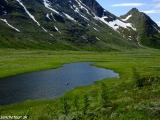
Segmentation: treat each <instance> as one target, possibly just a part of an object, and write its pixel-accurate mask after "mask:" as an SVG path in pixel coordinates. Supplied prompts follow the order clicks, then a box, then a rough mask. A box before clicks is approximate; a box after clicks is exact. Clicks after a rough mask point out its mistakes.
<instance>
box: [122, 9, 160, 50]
mask: <svg viewBox="0 0 160 120" xmlns="http://www.w3.org/2000/svg"><path fill="white" fill-rule="evenodd" d="M120 19H121V20H122V21H125V22H130V23H132V24H134V26H135V27H136V28H137V31H136V32H135V33H132V34H131V39H133V38H136V40H137V42H138V43H139V44H142V45H145V46H149V47H154V48H160V27H159V26H158V25H157V24H156V23H155V22H154V21H153V20H152V19H151V18H150V17H149V16H147V15H146V14H145V13H142V12H139V11H138V9H136V8H133V9H131V10H130V11H129V12H128V13H127V14H126V15H123V16H121V17H120Z"/></svg>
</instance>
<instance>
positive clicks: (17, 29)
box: [0, 19, 20, 32]
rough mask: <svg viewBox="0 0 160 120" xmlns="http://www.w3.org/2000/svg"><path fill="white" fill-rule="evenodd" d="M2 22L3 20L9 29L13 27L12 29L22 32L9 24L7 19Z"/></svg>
mask: <svg viewBox="0 0 160 120" xmlns="http://www.w3.org/2000/svg"><path fill="white" fill-rule="evenodd" d="M0 20H2V21H3V22H5V23H6V24H7V25H8V26H9V27H11V28H13V29H15V30H16V31H18V32H20V30H18V29H17V28H15V27H13V26H12V25H11V24H9V23H8V22H7V20H6V19H0Z"/></svg>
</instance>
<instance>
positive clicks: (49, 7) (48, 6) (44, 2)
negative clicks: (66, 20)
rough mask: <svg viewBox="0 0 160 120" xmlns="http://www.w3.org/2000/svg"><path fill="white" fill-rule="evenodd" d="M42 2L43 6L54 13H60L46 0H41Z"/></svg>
mask: <svg viewBox="0 0 160 120" xmlns="http://www.w3.org/2000/svg"><path fill="white" fill-rule="evenodd" d="M43 4H44V6H45V7H46V8H48V9H50V10H51V11H53V12H55V13H57V14H59V15H60V13H59V12H58V11H56V10H54V9H53V8H52V6H51V3H50V2H49V1H48V0H43Z"/></svg>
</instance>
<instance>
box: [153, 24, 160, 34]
mask: <svg viewBox="0 0 160 120" xmlns="http://www.w3.org/2000/svg"><path fill="white" fill-rule="evenodd" d="M152 26H153V25H152ZM153 27H154V29H156V30H157V31H158V32H159V33H160V30H158V28H156V27H155V26H153Z"/></svg>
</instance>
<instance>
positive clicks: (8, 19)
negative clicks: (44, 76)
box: [0, 0, 160, 51]
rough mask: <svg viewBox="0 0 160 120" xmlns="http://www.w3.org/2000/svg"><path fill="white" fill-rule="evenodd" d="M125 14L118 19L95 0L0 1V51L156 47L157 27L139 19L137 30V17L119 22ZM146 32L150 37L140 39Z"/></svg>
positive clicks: (157, 43) (108, 49) (110, 49)
mask: <svg viewBox="0 0 160 120" xmlns="http://www.w3.org/2000/svg"><path fill="white" fill-rule="evenodd" d="M131 11H134V10H131ZM137 13H139V12H137ZM137 13H136V14H137ZM140 14H142V13H140ZM128 15H131V14H130V13H127V14H126V15H124V16H121V17H120V18H118V17H116V16H115V15H113V14H111V13H110V12H108V11H107V10H105V9H104V8H102V7H101V6H100V5H99V3H97V1H96V0H70V1H68V0H1V1H0V26H1V27H0V48H33V49H56V50H60V49H69V50H82V49H83V50H100V51H101V50H107V51H112V50H118V51H119V50H120V51H121V50H126V49H132V48H139V47H141V46H140V44H143V45H147V46H151V47H156V48H158V47H157V46H158V45H159V40H158V39H159V38H158V37H159V30H160V28H159V27H158V26H157V25H156V24H155V23H154V22H152V25H150V26H152V27H149V29H148V27H147V26H148V23H147V21H146V23H145V21H144V20H141V19H140V22H142V23H141V24H145V25H146V27H143V26H142V27H139V25H137V24H136V22H135V21H136V20H137V18H135V20H134V19H132V20H130V19H127V20H123V19H124V18H125V17H127V16H128ZM144 15H145V14H144ZM133 16H134V15H133ZM135 16H137V15H135ZM145 16H146V15H145ZM147 17H148V16H147ZM121 19H122V20H121ZM153 26H154V27H153ZM150 29H152V31H153V32H152V33H151V34H152V35H151V34H150V33H148V34H149V35H147V36H144V33H145V32H144V31H146V32H150ZM142 31H143V32H142ZM148 36H150V37H151V39H149V40H148V39H146V38H145V37H148ZM155 36H157V37H156V38H154V37H155ZM152 37H153V38H154V39H152ZM144 41H145V42H144ZM148 41H149V42H148ZM150 41H151V42H150ZM152 41H156V42H152ZM150 43H154V44H153V45H150Z"/></svg>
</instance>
